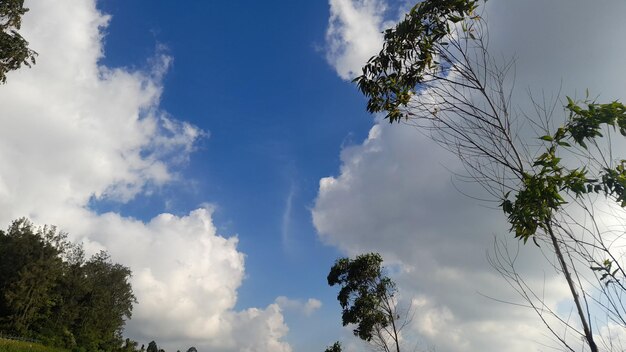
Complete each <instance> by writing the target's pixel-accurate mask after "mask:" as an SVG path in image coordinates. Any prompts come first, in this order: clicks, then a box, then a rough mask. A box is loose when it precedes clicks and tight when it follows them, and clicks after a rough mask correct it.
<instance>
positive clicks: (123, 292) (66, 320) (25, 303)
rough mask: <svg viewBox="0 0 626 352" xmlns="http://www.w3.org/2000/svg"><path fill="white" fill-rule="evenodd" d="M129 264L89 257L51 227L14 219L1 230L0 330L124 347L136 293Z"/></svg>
mask: <svg viewBox="0 0 626 352" xmlns="http://www.w3.org/2000/svg"><path fill="white" fill-rule="evenodd" d="M130 276H131V272H130V269H128V268H127V267H125V266H122V265H120V264H116V263H113V262H112V261H111V259H110V257H109V255H108V254H107V253H106V252H100V253H98V254H96V255H94V256H92V257H91V258H89V259H85V258H84V253H83V251H82V248H81V247H80V246H78V245H74V244H72V243H71V242H69V241H68V240H67V235H66V234H64V233H62V232H59V231H57V229H56V228H55V227H52V226H44V227H39V228H36V227H35V226H34V225H33V224H32V223H31V222H30V221H28V220H26V219H19V220H16V221H14V222H13V223H12V224H11V225H10V226H9V228H8V229H7V230H6V231H0V331H3V332H5V333H10V334H15V335H19V336H23V337H30V338H36V339H39V340H41V341H43V342H45V343H48V344H51V345H55V346H59V347H65V348H78V349H84V350H89V351H92V350H104V351H111V350H114V349H119V348H120V347H121V346H122V343H123V339H122V329H123V327H124V323H125V321H126V319H129V318H130V317H131V313H132V307H133V303H135V302H136V300H135V296H134V295H133V291H132V288H131V285H130V282H129V279H130Z"/></svg>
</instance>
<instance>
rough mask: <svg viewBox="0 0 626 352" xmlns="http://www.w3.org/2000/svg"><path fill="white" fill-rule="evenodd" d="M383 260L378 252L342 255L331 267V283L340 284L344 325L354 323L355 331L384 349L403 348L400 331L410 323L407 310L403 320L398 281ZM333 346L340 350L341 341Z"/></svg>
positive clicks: (339, 295) (386, 351) (388, 351)
mask: <svg viewBox="0 0 626 352" xmlns="http://www.w3.org/2000/svg"><path fill="white" fill-rule="evenodd" d="M382 262H383V258H382V257H381V256H380V254H378V253H368V254H362V255H359V256H357V257H356V258H355V259H350V258H340V259H338V260H337V261H336V262H335V264H334V265H333V266H332V268H331V269H330V273H329V274H328V278H327V279H328V285H330V286H334V285H339V286H340V287H341V289H340V290H339V294H338V295H337V300H338V301H339V304H340V305H341V308H342V314H341V319H342V323H343V326H346V325H350V324H355V325H356V328H354V330H353V333H354V335H355V336H357V337H359V338H360V339H361V340H364V341H366V342H368V343H370V344H371V345H372V346H374V347H375V348H377V349H379V350H381V351H385V352H390V351H392V350H393V351H396V352H400V332H401V330H402V329H403V328H404V327H405V326H406V324H407V323H408V319H407V317H408V312H407V316H405V319H404V320H403V321H401V320H400V319H401V315H400V314H399V312H398V309H397V308H398V307H397V302H396V299H395V295H396V285H395V283H394V282H393V281H392V280H391V279H390V278H389V277H387V276H386V275H385V274H384V269H383V267H382ZM330 350H331V351H334V350H338V351H341V345H340V344H339V343H336V344H335V345H333V346H331V347H330ZM327 351H328V349H327Z"/></svg>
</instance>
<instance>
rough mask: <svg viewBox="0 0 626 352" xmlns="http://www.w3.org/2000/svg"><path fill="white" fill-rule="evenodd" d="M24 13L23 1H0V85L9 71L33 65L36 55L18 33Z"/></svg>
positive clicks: (25, 9)
mask: <svg viewBox="0 0 626 352" xmlns="http://www.w3.org/2000/svg"><path fill="white" fill-rule="evenodd" d="M26 12H28V9H27V8H25V7H24V0H2V1H0V83H5V82H6V80H7V77H6V74H7V73H8V72H9V71H13V70H17V69H19V68H20V67H22V65H26V66H28V67H30V66H31V65H32V64H34V63H35V57H36V56H37V53H36V52H35V51H33V50H32V49H30V48H29V47H28V41H26V39H24V38H23V37H22V36H21V35H20V34H19V33H18V30H19V29H20V27H21V25H22V16H23V15H24V14H25V13H26Z"/></svg>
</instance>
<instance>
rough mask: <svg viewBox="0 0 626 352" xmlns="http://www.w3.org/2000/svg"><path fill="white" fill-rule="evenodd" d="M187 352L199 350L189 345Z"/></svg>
mask: <svg viewBox="0 0 626 352" xmlns="http://www.w3.org/2000/svg"><path fill="white" fill-rule="evenodd" d="M187 352H198V350H197V349H196V348H195V347H193V346H191V347H189V349H188V350H187Z"/></svg>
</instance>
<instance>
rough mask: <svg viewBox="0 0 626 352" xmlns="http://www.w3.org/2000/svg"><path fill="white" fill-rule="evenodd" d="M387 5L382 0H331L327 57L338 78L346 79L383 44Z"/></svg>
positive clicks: (357, 71) (327, 33)
mask: <svg viewBox="0 0 626 352" xmlns="http://www.w3.org/2000/svg"><path fill="white" fill-rule="evenodd" d="M386 7H387V6H386V4H385V2H384V1H382V0H357V1H353V0H330V20H329V25H328V30H327V32H326V44H327V51H326V58H327V60H328V62H329V63H330V64H331V65H332V66H333V67H334V68H335V70H336V71H337V74H338V75H339V77H341V78H343V79H345V80H349V79H352V78H354V77H356V76H358V75H359V74H360V69H361V66H363V64H364V63H365V62H366V61H367V59H369V58H370V57H371V56H372V55H374V54H376V53H377V52H378V51H379V50H380V48H381V47H382V43H383V35H382V30H383V29H384V27H385V25H384V24H385V21H384V17H383V15H384V12H385V9H386Z"/></svg>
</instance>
